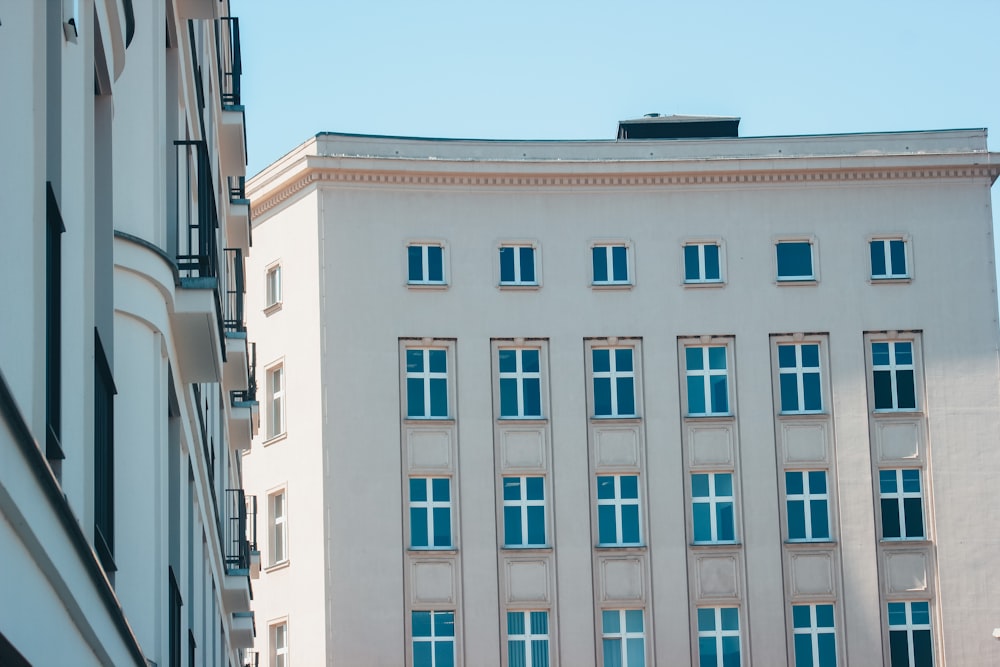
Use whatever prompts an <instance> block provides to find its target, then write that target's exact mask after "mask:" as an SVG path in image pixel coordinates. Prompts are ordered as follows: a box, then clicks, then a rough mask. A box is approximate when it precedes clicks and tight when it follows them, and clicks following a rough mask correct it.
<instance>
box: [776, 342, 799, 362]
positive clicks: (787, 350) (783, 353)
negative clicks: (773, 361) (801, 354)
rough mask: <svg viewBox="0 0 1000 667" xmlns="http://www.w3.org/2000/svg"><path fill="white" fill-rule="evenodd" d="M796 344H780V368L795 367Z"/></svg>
mask: <svg viewBox="0 0 1000 667" xmlns="http://www.w3.org/2000/svg"><path fill="white" fill-rule="evenodd" d="M795 366H796V363H795V346H794V345H779V346H778V368H795Z"/></svg>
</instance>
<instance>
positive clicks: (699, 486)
mask: <svg viewBox="0 0 1000 667" xmlns="http://www.w3.org/2000/svg"><path fill="white" fill-rule="evenodd" d="M691 511H692V514H693V523H694V541H695V543H696V544H713V543H719V542H735V541H736V516H735V501H734V496H733V475H732V473H728V472H726V473H722V472H713V473H696V474H693V475H691Z"/></svg>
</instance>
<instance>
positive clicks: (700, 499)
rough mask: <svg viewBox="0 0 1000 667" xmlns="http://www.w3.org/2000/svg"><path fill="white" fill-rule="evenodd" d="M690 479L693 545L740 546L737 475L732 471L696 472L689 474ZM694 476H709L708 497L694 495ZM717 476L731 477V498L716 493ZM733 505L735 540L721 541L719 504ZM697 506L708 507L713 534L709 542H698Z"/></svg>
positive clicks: (710, 527)
mask: <svg viewBox="0 0 1000 667" xmlns="http://www.w3.org/2000/svg"><path fill="white" fill-rule="evenodd" d="M689 475H690V477H689V479H688V483H689V484H690V485H691V537H692V540H691V542H692V544H738V543H739V534H738V532H737V530H736V527H737V521H736V509H737V508H736V474H735V473H734V472H731V471H721V472H708V471H703V470H696V471H692V472H691V473H689ZM694 475H707V476H708V495H707V496H695V495H694ZM717 475H729V482H730V484H729V485H730V487H731V488H732V490H733V493H732V495H730V496H721V495H719V494H717V493H716V492H715V486H716V484H715V478H716V476H717ZM725 502H728V503H731V504H732V506H733V539H731V540H721V539H719V516H718V512H717V511H716V510H717V508H718V505H719V503H725ZM695 505H708V516H709V529H710V533H711V539H710V540H708V541H704V540H700V541H699V540H697V539H694V537H695V518H694V506H695Z"/></svg>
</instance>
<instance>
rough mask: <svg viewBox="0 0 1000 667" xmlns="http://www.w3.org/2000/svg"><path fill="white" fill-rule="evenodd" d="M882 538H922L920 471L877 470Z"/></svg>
mask: <svg viewBox="0 0 1000 667" xmlns="http://www.w3.org/2000/svg"><path fill="white" fill-rule="evenodd" d="M878 486H879V501H880V503H881V509H882V539H886V540H922V539H924V493H923V489H922V488H921V485H920V469H919V468H903V469H897V470H879V471H878Z"/></svg>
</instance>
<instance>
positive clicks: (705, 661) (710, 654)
mask: <svg viewBox="0 0 1000 667" xmlns="http://www.w3.org/2000/svg"><path fill="white" fill-rule="evenodd" d="M718 660H719V659H718V656H717V655H716V650H715V637H699V638H698V665H699V667H716V665H718V664H719V662H718Z"/></svg>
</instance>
